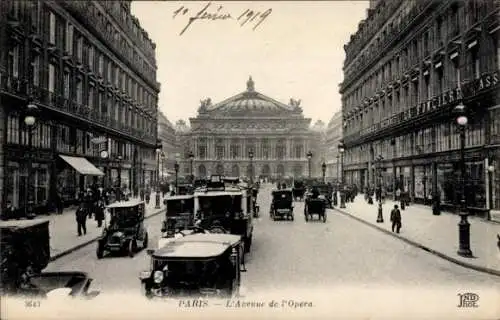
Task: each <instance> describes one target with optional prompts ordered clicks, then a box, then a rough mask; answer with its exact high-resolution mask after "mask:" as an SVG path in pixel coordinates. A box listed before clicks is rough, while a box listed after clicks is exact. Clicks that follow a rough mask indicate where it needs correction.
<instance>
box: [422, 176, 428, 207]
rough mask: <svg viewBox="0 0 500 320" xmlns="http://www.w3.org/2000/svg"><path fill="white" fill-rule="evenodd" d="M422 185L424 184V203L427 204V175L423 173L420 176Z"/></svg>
mask: <svg viewBox="0 0 500 320" xmlns="http://www.w3.org/2000/svg"><path fill="white" fill-rule="evenodd" d="M422 185H423V186H424V204H427V175H426V174H425V173H424V176H423V177H422Z"/></svg>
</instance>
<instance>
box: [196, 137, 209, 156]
mask: <svg viewBox="0 0 500 320" xmlns="http://www.w3.org/2000/svg"><path fill="white" fill-rule="evenodd" d="M207 149H208V148H207V138H200V139H199V140H198V152H197V153H198V158H199V159H201V160H203V159H206V157H207Z"/></svg>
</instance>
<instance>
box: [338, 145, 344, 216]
mask: <svg viewBox="0 0 500 320" xmlns="http://www.w3.org/2000/svg"><path fill="white" fill-rule="evenodd" d="M338 149H339V153H340V168H339V172H340V183H339V185H340V188H339V191H340V208H341V209H344V208H345V194H344V143H343V142H340V143H339V145H338Z"/></svg>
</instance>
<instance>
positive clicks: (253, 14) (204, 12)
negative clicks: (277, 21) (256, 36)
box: [173, 2, 273, 35]
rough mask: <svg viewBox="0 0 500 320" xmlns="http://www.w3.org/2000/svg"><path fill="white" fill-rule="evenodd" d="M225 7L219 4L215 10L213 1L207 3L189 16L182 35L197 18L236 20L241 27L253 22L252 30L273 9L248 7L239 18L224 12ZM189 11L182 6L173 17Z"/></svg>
mask: <svg viewBox="0 0 500 320" xmlns="http://www.w3.org/2000/svg"><path fill="white" fill-rule="evenodd" d="M223 9H224V7H223V6H218V7H217V9H216V10H215V11H213V10H212V3H211V2H209V3H207V4H206V5H205V6H204V7H203V9H201V10H200V11H198V13H196V15H194V16H191V17H189V20H188V23H187V25H186V26H185V27H184V29H182V31H181V33H180V35H183V34H184V32H185V31H186V30H187V29H188V28H189V27H190V26H191V24H192V23H193V22H195V21H196V20H207V21H217V20H236V22H237V23H238V24H239V25H240V26H241V27H243V26H244V25H246V24H251V23H253V28H252V30H255V29H257V27H258V26H259V25H260V24H261V23H262V22H264V20H265V19H266V18H267V17H269V15H270V14H271V12H272V11H273V10H272V9H271V8H269V9H267V10H266V11H263V12H260V11H253V10H250V9H246V10H245V11H243V12H242V13H241V14H240V15H239V16H238V17H237V18H235V17H233V16H232V15H231V13H228V12H224V11H223ZM209 10H211V11H209ZM188 12H189V9H188V8H186V7H184V6H181V7H180V8H179V9H177V10H175V11H174V15H173V18H175V17H177V16H178V15H186V14H187V13H188Z"/></svg>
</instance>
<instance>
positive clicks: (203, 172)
mask: <svg viewBox="0 0 500 320" xmlns="http://www.w3.org/2000/svg"><path fill="white" fill-rule="evenodd" d="M198 176H199V177H200V178H204V177H206V176H207V168H205V166H204V165H202V164H200V165H199V167H198Z"/></svg>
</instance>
